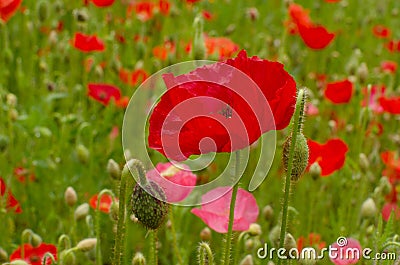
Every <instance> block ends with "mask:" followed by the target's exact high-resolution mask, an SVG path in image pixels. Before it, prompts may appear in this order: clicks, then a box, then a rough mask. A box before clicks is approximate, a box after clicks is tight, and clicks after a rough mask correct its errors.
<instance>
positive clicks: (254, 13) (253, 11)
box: [246, 7, 260, 21]
mask: <svg viewBox="0 0 400 265" xmlns="http://www.w3.org/2000/svg"><path fill="white" fill-rule="evenodd" d="M259 16H260V13H258V9H257V8H256V7H249V8H247V10H246V17H248V18H249V19H250V20H251V21H256V20H257V19H258V17H259Z"/></svg>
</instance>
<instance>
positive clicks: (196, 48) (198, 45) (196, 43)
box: [193, 16, 206, 60]
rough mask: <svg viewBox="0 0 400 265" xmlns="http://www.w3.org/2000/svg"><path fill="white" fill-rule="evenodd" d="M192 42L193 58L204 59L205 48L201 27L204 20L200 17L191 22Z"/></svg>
mask: <svg viewBox="0 0 400 265" xmlns="http://www.w3.org/2000/svg"><path fill="white" fill-rule="evenodd" d="M193 27H194V31H195V32H194V40H193V58H194V59H195V60H202V59H204V58H205V57H206V46H205V44H204V36H203V27H204V20H203V17H202V16H197V17H196V18H195V19H194V22H193Z"/></svg>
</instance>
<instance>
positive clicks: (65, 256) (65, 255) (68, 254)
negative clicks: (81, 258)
mask: <svg viewBox="0 0 400 265" xmlns="http://www.w3.org/2000/svg"><path fill="white" fill-rule="evenodd" d="M60 260H61V262H60V264H62V265H75V264H76V257H75V254H74V253H73V252H72V251H67V250H63V251H62V252H61V254H60Z"/></svg>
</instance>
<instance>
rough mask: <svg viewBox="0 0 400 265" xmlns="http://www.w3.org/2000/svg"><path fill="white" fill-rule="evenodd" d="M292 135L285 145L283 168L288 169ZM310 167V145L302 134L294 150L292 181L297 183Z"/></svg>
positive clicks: (298, 135) (299, 134) (298, 136)
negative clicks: (308, 166)
mask: <svg viewBox="0 0 400 265" xmlns="http://www.w3.org/2000/svg"><path fill="white" fill-rule="evenodd" d="M291 142H292V135H290V136H289V137H288V138H287V139H286V141H285V143H284V144H283V168H284V169H285V171H287V169H288V163H289V153H290V144H291ZM307 165H308V145H307V139H306V138H305V137H304V135H303V134H302V133H298V134H297V139H296V146H295V148H294V155H293V164H292V174H291V179H292V181H297V180H299V178H300V177H301V175H302V174H303V172H304V170H305V169H306V167H307Z"/></svg>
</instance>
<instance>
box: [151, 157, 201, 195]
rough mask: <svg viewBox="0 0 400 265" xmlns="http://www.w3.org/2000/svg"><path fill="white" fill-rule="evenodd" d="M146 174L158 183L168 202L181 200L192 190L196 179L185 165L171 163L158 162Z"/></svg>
mask: <svg viewBox="0 0 400 265" xmlns="http://www.w3.org/2000/svg"><path fill="white" fill-rule="evenodd" d="M146 176H147V178H148V179H150V180H152V181H154V182H156V183H157V184H158V185H160V187H161V188H162V189H163V190H164V192H165V196H166V197H167V201H168V202H179V201H183V200H184V199H185V198H186V197H187V196H188V195H189V194H190V192H192V190H193V188H194V186H195V185H196V180H197V177H196V175H195V174H193V173H192V171H190V168H189V167H188V166H187V165H184V164H180V165H178V167H176V166H174V165H173V164H172V163H159V164H158V165H157V166H156V168H154V169H152V170H150V171H148V172H147V174H146Z"/></svg>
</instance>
